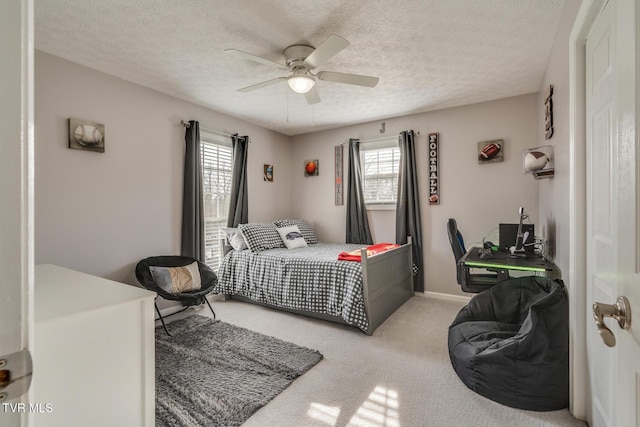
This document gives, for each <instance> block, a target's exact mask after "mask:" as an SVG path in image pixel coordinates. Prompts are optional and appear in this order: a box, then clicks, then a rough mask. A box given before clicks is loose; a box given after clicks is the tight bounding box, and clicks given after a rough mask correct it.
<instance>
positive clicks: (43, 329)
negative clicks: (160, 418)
mask: <svg viewBox="0 0 640 427" xmlns="http://www.w3.org/2000/svg"><path fill="white" fill-rule="evenodd" d="M155 295H156V294H155V293H153V292H149V291H147V290H145V289H142V288H136V287H134V286H130V285H126V284H123V283H118V282H114V281H111V280H106V279H102V278H99V277H95V276H91V275H88V274H84V273H79V272H77V271H73V270H68V269H65V268H62V267H58V266H55V265H38V266H36V268H35V331H34V333H35V336H34V338H35V348H34V349H33V350H34V351H33V384H32V387H34V394H35V402H32V403H37V404H40V405H41V407H42V408H43V411H41V412H39V413H35V414H32V415H33V417H34V418H35V422H36V425H37V426H38V427H41V426H61V427H62V426H64V427H68V426H105V427H107V426H108V427H112V426H148V427H153V426H154V425H155V337H154V333H155V330H154V320H153V319H154V306H153V302H154V297H155Z"/></svg>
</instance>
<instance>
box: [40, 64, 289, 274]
mask: <svg viewBox="0 0 640 427" xmlns="http://www.w3.org/2000/svg"><path fill="white" fill-rule="evenodd" d="M185 83H187V82H185ZM69 117H77V118H81V119H86V120H91V121H95V122H98V123H103V124H104V125H105V141H106V149H105V153H102V154H100V153H95V152H89V151H80V150H72V149H69V148H68V125H67V119H68V118H69ZM182 119H184V120H190V119H194V120H199V121H200V126H201V127H206V128H210V129H213V130H220V131H227V132H238V133H240V134H241V135H245V134H246V135H249V136H250V137H251V139H252V141H253V142H252V144H251V145H250V151H249V170H250V174H249V182H248V186H249V194H250V195H249V220H250V221H270V220H272V219H274V218H281V217H286V216H289V211H290V183H289V180H288V177H289V175H290V163H291V162H290V160H289V158H290V149H289V145H290V141H289V137H288V136H285V135H282V134H279V133H276V132H273V131H270V130H267V129H264V128H261V127H258V126H254V125H251V124H248V123H246V122H244V121H242V120H239V119H235V118H232V117H229V116H226V115H224V114H221V113H217V112H214V111H211V110H209V109H207V108H203V107H201V106H197V105H194V104H191V103H188V102H185V101H181V100H178V99H176V98H172V97H170V96H167V95H164V94H161V93H159V92H156V91H153V90H150V89H147V88H144V87H141V86H138V85H136V84H133V83H129V82H125V81H123V80H120V79H117V78H114V77H111V76H108V75H106V74H103V73H100V72H98V71H95V70H91V69H88V68H85V67H82V66H80V65H77V64H73V63H71V62H68V61H65V60H63V59H60V58H57V57H54V56H51V55H48V54H45V53H42V52H36V57H35V151H36V152H35V156H36V169H35V225H36V235H35V258H36V263H38V264H39V263H53V264H58V265H60V266H64V267H68V268H71V269H75V270H79V271H82V272H86V273H89V274H94V275H97V276H101V277H106V278H109V279H112V280H117V281H121V282H126V283H131V284H135V283H136V281H135V277H134V276H133V269H134V267H135V264H136V262H137V261H139V260H140V259H142V258H145V257H148V256H152V255H162V254H179V252H180V230H181V215H182V209H181V204H182V173H183V164H184V133H185V129H184V127H183V126H182V125H181V124H180V120H182ZM264 163H268V164H273V165H274V166H275V173H276V175H275V181H274V182H272V183H267V182H264V181H263V179H262V168H263V164H264Z"/></svg>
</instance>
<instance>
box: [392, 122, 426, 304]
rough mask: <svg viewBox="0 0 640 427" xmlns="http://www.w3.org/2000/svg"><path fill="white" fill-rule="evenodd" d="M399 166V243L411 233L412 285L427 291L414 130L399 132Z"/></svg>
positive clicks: (397, 241) (397, 222)
mask: <svg viewBox="0 0 640 427" xmlns="http://www.w3.org/2000/svg"><path fill="white" fill-rule="evenodd" d="M398 140H399V144H400V168H399V171H398V201H397V207H396V243H401V244H402V243H406V242H407V236H411V242H412V245H413V246H412V249H413V252H412V255H413V265H414V276H413V289H414V290H415V291H417V292H424V267H423V261H422V227H421V222H420V199H419V195H420V193H419V191H418V170H417V169H416V149H415V135H414V133H413V131H412V130H410V131H404V132H400V137H399V138H398Z"/></svg>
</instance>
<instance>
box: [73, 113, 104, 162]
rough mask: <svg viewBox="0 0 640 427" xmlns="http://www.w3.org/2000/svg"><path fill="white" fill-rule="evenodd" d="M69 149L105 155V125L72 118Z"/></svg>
mask: <svg viewBox="0 0 640 427" xmlns="http://www.w3.org/2000/svg"><path fill="white" fill-rule="evenodd" d="M69 148H74V149H76V150H87V151H96V152H98V153H104V125H103V124H100V123H95V122H90V121H87V120H82V119H75V118H73V117H70V118H69Z"/></svg>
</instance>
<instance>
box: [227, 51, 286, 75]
mask: <svg viewBox="0 0 640 427" xmlns="http://www.w3.org/2000/svg"><path fill="white" fill-rule="evenodd" d="M224 51H225V52H226V53H230V54H231V55H234V56H237V57H240V58H244V59H248V60H250V61H254V62H259V63H260V64H265V65H268V66H270V67H276V68H279V69H281V70H284V71H289V69H288V68H287V66H286V65H284V64H280V63H278V62H275V61H271V60H270V59H266V58H262V57H260V56H256V55H253V54H251V53H247V52H243V51H241V50H238V49H225V50H224Z"/></svg>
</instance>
